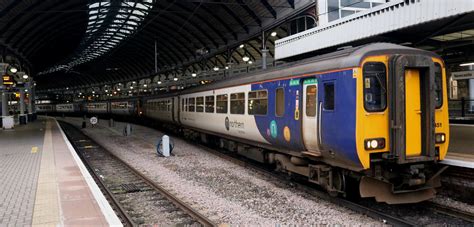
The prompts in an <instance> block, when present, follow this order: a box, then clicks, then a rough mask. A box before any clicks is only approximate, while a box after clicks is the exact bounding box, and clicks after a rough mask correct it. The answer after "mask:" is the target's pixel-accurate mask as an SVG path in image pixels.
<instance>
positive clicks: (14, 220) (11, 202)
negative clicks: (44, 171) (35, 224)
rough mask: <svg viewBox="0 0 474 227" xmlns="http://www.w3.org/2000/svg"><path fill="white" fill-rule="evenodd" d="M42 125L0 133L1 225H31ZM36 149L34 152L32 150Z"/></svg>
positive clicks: (42, 139)
mask: <svg viewBox="0 0 474 227" xmlns="http://www.w3.org/2000/svg"><path fill="white" fill-rule="evenodd" d="M44 127H45V122H44V121H42V120H38V121H36V122H31V123H30V124H28V127H26V126H21V127H17V128H15V129H14V130H12V131H3V130H0V173H1V174H0V223H1V224H9V225H15V226H20V225H21V226H23V225H31V223H32V218H33V208H34V203H35V193H36V187H37V181H38V173H39V168H40V164H41V152H42V146H43V141H44ZM33 147H37V148H36V149H37V151H36V152H35V150H34V149H33Z"/></svg>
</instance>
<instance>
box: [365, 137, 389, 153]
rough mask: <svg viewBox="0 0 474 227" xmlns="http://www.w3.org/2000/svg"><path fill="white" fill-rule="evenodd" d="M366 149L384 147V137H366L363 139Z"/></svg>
mask: <svg viewBox="0 0 474 227" xmlns="http://www.w3.org/2000/svg"><path fill="white" fill-rule="evenodd" d="M364 144H365V149H366V150H377V149H383V148H385V139H384V138H374V139H366V140H365V141H364Z"/></svg>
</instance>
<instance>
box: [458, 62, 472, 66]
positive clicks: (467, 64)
mask: <svg viewBox="0 0 474 227" xmlns="http://www.w3.org/2000/svg"><path fill="white" fill-rule="evenodd" d="M471 65H474V62H469V63H464V64H460V65H459V66H471Z"/></svg>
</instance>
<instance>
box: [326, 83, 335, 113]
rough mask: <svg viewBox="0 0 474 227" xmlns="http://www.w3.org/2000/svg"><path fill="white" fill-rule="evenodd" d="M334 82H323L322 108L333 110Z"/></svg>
mask: <svg viewBox="0 0 474 227" xmlns="http://www.w3.org/2000/svg"><path fill="white" fill-rule="evenodd" d="M334 96H335V94H334V83H325V84H324V110H334V107H335V104H334Z"/></svg>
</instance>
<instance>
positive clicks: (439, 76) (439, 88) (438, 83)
mask: <svg viewBox="0 0 474 227" xmlns="http://www.w3.org/2000/svg"><path fill="white" fill-rule="evenodd" d="M434 79H435V92H436V109H439V108H441V106H442V105H443V73H442V71H441V65H440V64H439V63H435V78H434Z"/></svg>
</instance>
